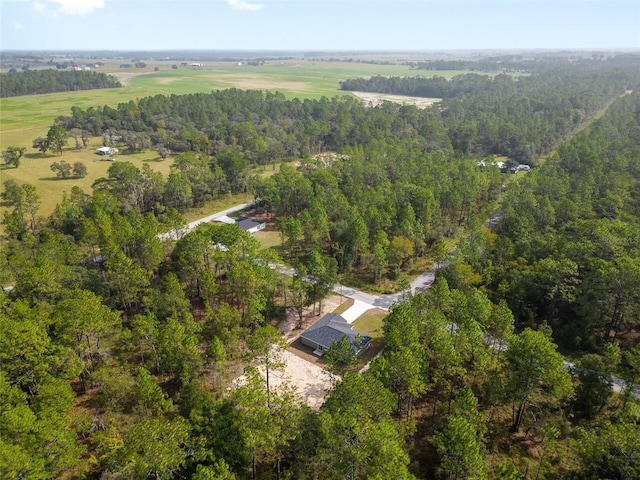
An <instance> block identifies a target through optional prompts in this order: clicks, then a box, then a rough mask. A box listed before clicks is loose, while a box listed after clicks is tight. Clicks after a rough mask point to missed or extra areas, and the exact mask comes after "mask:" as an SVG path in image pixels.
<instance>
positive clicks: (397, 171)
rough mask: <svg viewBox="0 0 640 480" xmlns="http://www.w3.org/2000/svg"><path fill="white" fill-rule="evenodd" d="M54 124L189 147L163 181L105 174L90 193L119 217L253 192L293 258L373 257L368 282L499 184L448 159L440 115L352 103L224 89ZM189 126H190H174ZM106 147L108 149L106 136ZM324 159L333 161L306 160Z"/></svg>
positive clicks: (344, 267) (126, 172)
mask: <svg viewBox="0 0 640 480" xmlns="http://www.w3.org/2000/svg"><path fill="white" fill-rule="evenodd" d="M59 121H60V122H61V124H63V125H65V126H67V127H73V128H78V129H83V130H87V129H94V128H95V129H96V130H90V131H91V132H92V133H95V132H96V131H103V130H102V129H106V130H104V131H107V132H114V133H118V138H120V140H119V141H118V142H116V144H118V145H123V144H124V145H127V144H128V142H130V140H131V139H132V138H133V139H140V138H142V137H144V136H147V135H148V138H149V140H148V142H149V143H153V142H167V143H166V144H165V145H167V146H168V147H169V148H171V150H173V151H176V150H178V151H180V150H187V152H186V153H182V154H180V155H178V156H177V157H176V159H175V161H174V164H173V165H172V167H171V170H172V173H171V174H170V175H169V176H168V178H166V179H162V178H159V175H157V174H155V173H153V172H152V171H151V169H147V170H146V171H142V172H141V171H139V169H137V168H136V167H134V166H133V165H131V164H128V163H126V162H117V163H116V164H114V165H112V166H111V167H110V168H109V176H108V178H105V179H100V180H98V181H97V182H96V184H95V185H94V187H95V188H98V189H108V190H109V191H111V192H112V193H115V194H116V196H117V197H118V198H119V199H120V201H121V203H122V205H123V208H125V209H135V210H138V211H140V212H142V213H146V212H151V211H153V212H156V214H158V213H160V212H163V211H165V210H166V209H167V208H175V209H177V210H178V211H185V210H186V209H188V208H190V207H192V206H197V205H202V204H204V202H206V201H208V200H211V199H213V198H218V197H219V196H221V195H226V194H228V193H238V192H251V193H253V194H254V195H255V197H256V198H259V199H260V200H261V205H262V208H264V209H265V210H266V211H268V212H269V213H272V214H274V215H276V216H277V217H278V218H279V221H280V222H281V223H280V225H281V227H282V228H283V229H285V228H287V229H288V231H287V233H286V234H285V236H286V237H287V239H290V240H288V241H290V242H291V243H292V244H294V245H298V239H299V238H302V237H304V238H305V242H304V245H302V246H299V245H298V246H297V247H296V248H297V251H295V252H294V251H289V256H290V259H291V260H292V261H298V260H299V259H300V258H303V257H304V255H306V254H307V253H308V252H310V251H311V250H313V249H317V250H319V251H322V252H325V253H328V254H330V255H331V256H333V257H334V258H336V260H337V261H338V264H339V267H340V270H341V271H348V270H351V269H352V268H361V267H362V266H363V265H366V264H367V263H368V262H369V260H370V259H371V257H372V255H374V252H377V254H376V255H377V258H376V262H375V264H376V265H377V266H376V269H375V270H374V271H372V272H371V275H373V276H374V277H375V279H376V282H377V281H379V280H380V279H382V278H383V275H384V274H386V273H388V274H390V275H393V276H397V275H398V274H399V272H400V270H401V269H406V268H409V267H410V265H411V264H412V263H413V261H414V260H415V259H416V258H418V257H422V256H424V255H425V254H426V253H427V252H428V251H429V249H430V247H431V246H432V245H433V244H434V242H436V241H437V240H438V239H439V238H441V237H442V236H444V235H450V234H452V233H453V232H455V231H456V230H457V229H459V228H460V226H461V225H464V224H466V223H467V222H468V221H469V220H470V219H473V218H474V217H475V216H476V215H477V214H478V213H479V212H481V211H482V210H483V208H485V207H486V206H487V205H488V204H489V203H490V202H491V201H493V200H495V199H496V198H497V196H498V194H499V192H500V189H501V183H502V180H501V175H500V171H499V170H498V169H497V168H488V169H479V168H478V167H477V165H476V162H475V161H474V160H472V159H471V158H470V157H466V156H463V155H459V154H456V152H454V151H453V149H452V147H451V144H450V141H449V138H448V137H447V133H446V131H445V129H444V127H443V124H442V119H441V116H440V112H439V111H438V110H436V109H431V110H424V111H423V110H418V109H416V108H410V109H407V108H403V107H401V106H398V105H393V104H388V105H385V106H384V107H382V108H378V109H367V108H365V107H364V106H362V105H361V104H360V103H359V102H358V101H357V100H355V99H353V98H350V97H343V98H339V97H336V98H334V99H332V100H327V99H322V100H319V101H304V102H299V101H296V100H293V101H286V100H285V99H284V98H283V97H282V95H281V94H271V93H263V92H241V91H238V90H231V91H223V92H215V93H213V94H211V95H204V94H202V95H187V96H184V97H177V96H172V97H164V96H157V97H152V98H148V99H144V100H141V101H140V102H139V103H138V104H135V103H133V102H130V103H127V104H121V105H119V106H118V108H117V109H110V108H108V107H104V108H103V109H89V110H86V111H81V110H79V109H76V108H74V109H73V116H72V117H70V118H65V119H60V120H59ZM185 124H186V125H190V126H191V127H190V128H186V127H184V126H183V127H180V128H179V129H178V128H177V127H178V125H185ZM130 129H133V130H134V131H133V132H132V131H131V130H130ZM172 131H173V132H175V135H174V134H171V133H170V132H172ZM203 131H204V132H205V133H203ZM104 138H105V140H106V141H107V143H109V142H111V139H112V138H113V135H105V137H104ZM354 145H357V146H354ZM325 150H330V151H336V150H337V151H339V152H341V153H340V154H335V155H327V156H322V155H320V156H314V155H311V153H315V152H321V151H325ZM194 151H195V152H198V153H197V154H196V153H194ZM300 157H302V168H301V169H299V170H296V169H293V168H291V167H290V166H288V165H283V166H282V167H281V170H280V171H279V172H278V173H276V174H275V175H273V176H271V177H270V178H268V179H266V180H263V179H261V178H260V177H250V176H249V173H248V172H249V170H250V168H252V167H255V166H259V165H263V166H264V165H265V164H266V163H276V161H277V160H278V161H279V160H280V159H282V158H300ZM389 159H393V161H392V162H390V161H389ZM151 177H154V179H153V180H151ZM287 222H288V223H287ZM299 230H300V234H297V233H296V232H298V231H299ZM288 250H292V249H288ZM367 275H369V274H367Z"/></svg>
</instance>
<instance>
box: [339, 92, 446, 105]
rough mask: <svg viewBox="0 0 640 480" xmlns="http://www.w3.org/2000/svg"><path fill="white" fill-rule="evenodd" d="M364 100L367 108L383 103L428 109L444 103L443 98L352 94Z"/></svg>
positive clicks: (367, 93)
mask: <svg viewBox="0 0 640 480" xmlns="http://www.w3.org/2000/svg"><path fill="white" fill-rule="evenodd" d="M351 93H353V94H354V95H355V96H356V97H358V98H360V99H362V101H363V102H364V104H365V105H366V106H367V107H377V106H378V105H380V104H381V103H382V102H393V103H399V104H401V105H415V106H416V107H418V108H427V107H430V106H431V105H434V104H436V103H440V102H441V101H442V99H441V98H427V97H408V96H405V95H392V94H390V93H371V92H351Z"/></svg>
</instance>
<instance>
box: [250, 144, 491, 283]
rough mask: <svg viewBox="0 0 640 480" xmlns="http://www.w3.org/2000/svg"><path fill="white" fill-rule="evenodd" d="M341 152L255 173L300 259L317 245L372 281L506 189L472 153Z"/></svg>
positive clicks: (392, 273) (400, 266) (382, 147)
mask: <svg viewBox="0 0 640 480" xmlns="http://www.w3.org/2000/svg"><path fill="white" fill-rule="evenodd" d="M343 152H344V153H343V154H342V155H341V156H337V157H336V158H333V159H331V158H329V159H328V160H326V161H322V160H315V161H309V162H303V164H302V168H301V169H300V170H298V171H296V170H295V169H293V168H291V167H290V166H287V165H283V166H282V168H281V169H280V171H279V172H278V173H276V174H274V175H272V176H270V177H269V178H266V179H261V178H254V179H252V189H253V190H254V192H255V195H256V197H257V198H259V199H260V201H261V205H263V208H265V209H266V210H267V211H268V212H270V213H272V214H274V215H275V216H276V218H277V219H278V222H279V223H278V224H279V229H280V230H281V232H282V235H283V238H284V244H285V245H286V246H287V248H286V252H285V254H286V255H288V257H289V259H290V260H291V261H293V262H294V263H295V262H296V261H298V260H299V259H300V258H304V257H305V256H306V255H307V254H308V252H310V251H312V250H314V249H315V250H318V251H321V252H324V253H325V254H327V255H329V256H331V257H333V258H335V259H336V261H337V263H338V267H339V269H340V271H341V272H347V271H354V270H355V271H359V272H360V274H361V275H362V276H363V277H364V278H368V279H369V283H374V284H377V283H379V282H380V280H382V279H383V278H385V277H387V276H388V277H391V278H397V277H398V276H399V274H400V272H401V270H406V269H409V268H410V267H411V266H412V265H413V263H414V261H415V260H416V259H418V258H420V257H424V256H425V255H426V254H428V253H431V252H432V251H433V250H434V249H437V246H438V245H439V243H438V241H439V240H441V239H442V238H443V237H445V236H449V235H453V234H454V233H455V232H458V231H460V229H461V226H462V225H466V224H467V223H468V222H470V221H474V220H477V219H478V218H479V214H480V213H481V212H483V209H485V208H486V207H487V206H488V205H489V204H490V203H491V202H492V201H494V200H496V198H497V197H498V195H499V193H500V190H501V185H502V178H501V174H500V171H499V170H498V168H489V169H486V170H481V169H479V168H478V167H477V166H476V164H475V162H474V161H472V160H471V159H467V158H465V159H455V158H453V157H450V156H446V155H443V154H442V152H437V153H431V154H421V153H418V152H415V151H411V150H410V149H407V148H406V145H403V144H399V143H396V142H386V143H384V144H383V143H382V142H371V143H369V144H368V145H367V146H365V147H354V148H351V149H344V150H343ZM390 158H392V159H393V161H392V163H389V159H390Z"/></svg>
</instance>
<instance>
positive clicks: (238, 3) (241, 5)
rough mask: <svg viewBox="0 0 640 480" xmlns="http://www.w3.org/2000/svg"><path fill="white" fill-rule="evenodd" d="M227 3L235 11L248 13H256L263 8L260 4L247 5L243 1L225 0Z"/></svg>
mask: <svg viewBox="0 0 640 480" xmlns="http://www.w3.org/2000/svg"><path fill="white" fill-rule="evenodd" d="M227 3H228V4H229V5H231V7H232V8H234V9H235V10H249V11H250V12H257V11H258V10H260V9H262V7H264V5H263V4H261V3H248V2H245V1H244V0H227Z"/></svg>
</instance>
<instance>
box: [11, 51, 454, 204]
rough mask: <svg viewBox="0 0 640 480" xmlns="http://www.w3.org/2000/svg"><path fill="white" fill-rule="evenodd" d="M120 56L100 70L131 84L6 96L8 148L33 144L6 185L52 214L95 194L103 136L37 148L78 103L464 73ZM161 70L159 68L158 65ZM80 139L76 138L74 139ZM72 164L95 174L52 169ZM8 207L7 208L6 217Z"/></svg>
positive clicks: (135, 158) (296, 91)
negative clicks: (73, 192)
mask: <svg viewBox="0 0 640 480" xmlns="http://www.w3.org/2000/svg"><path fill="white" fill-rule="evenodd" d="M117 62H120V60H113V61H111V62H107V64H106V65H105V66H104V68H102V69H101V70H100V71H103V72H105V73H110V74H114V75H116V76H118V77H119V78H120V79H121V81H122V82H123V83H124V84H125V86H124V87H123V88H117V89H102V90H90V91H79V92H65V93H52V94H44V95H30V96H22V97H13V98H2V99H0V150H4V149H6V148H7V147H8V146H18V147H26V148H27V153H26V154H25V156H24V157H23V159H22V163H21V165H20V167H19V168H18V169H4V170H2V169H0V191H1V190H2V186H1V185H2V183H3V182H5V181H6V180H15V181H16V182H18V183H29V184H32V185H34V186H35V187H36V188H37V191H38V192H39V194H40V196H41V198H42V207H41V209H40V214H41V215H48V214H50V213H51V212H52V211H53V209H54V207H55V205H56V204H57V203H58V202H59V201H60V199H61V198H62V194H63V192H64V191H69V190H70V189H71V187H72V186H74V185H78V186H79V187H81V188H82V189H83V190H84V191H85V192H87V193H91V185H92V184H93V182H94V181H95V180H96V179H97V178H100V177H103V176H105V175H106V172H107V169H108V168H109V165H110V163H109V162H104V161H99V160H100V159H101V157H99V156H98V155H96V154H95V153H94V150H93V149H95V148H96V147H99V146H101V143H100V139H99V138H96V139H93V140H92V143H91V146H90V148H89V149H87V150H81V151H77V150H75V149H73V148H71V147H69V148H67V149H65V150H64V152H63V154H62V155H61V156H57V155H41V154H40V153H39V152H37V151H36V150H34V149H33V148H32V146H31V145H32V142H33V139H35V138H37V137H39V136H46V133H47V131H48V129H49V127H50V126H51V125H52V124H53V121H54V120H55V118H56V117H58V116H61V115H69V114H70V112H71V107H72V106H74V105H75V106H78V107H81V108H88V107H99V106H103V105H109V106H111V107H116V106H117V105H118V104H119V103H124V102H128V101H130V100H136V99H139V98H144V97H147V96H151V95H157V94H163V95H169V94H188V93H197V92H211V91H212V90H218V89H226V88H231V87H235V88H240V89H258V90H270V91H280V92H282V93H283V94H284V95H285V96H286V97H287V98H293V97H298V98H303V99H304V98H310V99H316V98H320V97H322V96H326V97H333V96H335V95H351V93H350V92H345V91H340V90H338V88H339V82H340V81H341V80H345V79H349V78H359V77H370V76H373V75H385V76H394V75H395V76H408V75H423V76H428V75H433V74H435V73H437V75H440V76H444V77H447V78H450V77H452V76H454V75H456V74H459V73H461V72H453V71H452V72H446V71H442V72H426V71H419V70H411V69H409V67H408V66H403V65H376V64H367V63H358V62H329V61H311V60H305V59H295V60H284V61H271V62H267V63H265V64H264V65H262V66H257V67H253V66H238V64H237V63H235V62H219V63H207V64H205V66H204V67H199V68H197V69H196V68H190V67H180V68H178V69H172V68H171V65H172V62H150V63H149V64H148V65H147V67H146V68H144V69H138V68H128V69H121V68H119V64H118V63H117ZM156 68H157V69H158V70H156ZM71 143H72V142H70V145H71ZM60 160H64V161H66V162H68V163H70V164H73V163H75V162H77V161H81V162H84V163H85V164H86V165H87V170H88V174H87V176H86V177H85V178H82V179H65V180H61V179H57V178H56V177H55V175H54V174H53V172H52V171H51V170H50V165H51V164H52V163H53V162H55V161H60ZM118 160H119V161H124V160H126V161H131V162H132V163H134V164H135V165H136V166H138V168H141V167H142V164H143V163H144V162H148V163H149V164H150V165H151V167H152V168H154V169H155V170H157V171H159V172H161V173H162V174H163V175H165V176H166V175H167V174H168V172H169V168H170V166H171V163H172V162H171V160H170V159H168V160H166V161H164V162H163V161H160V158H159V157H158V156H157V154H156V153H155V152H153V151H147V152H144V153H141V154H135V155H120V156H119V157H118ZM4 208H6V207H2V206H0V215H1V214H2V211H3V209H4Z"/></svg>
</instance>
